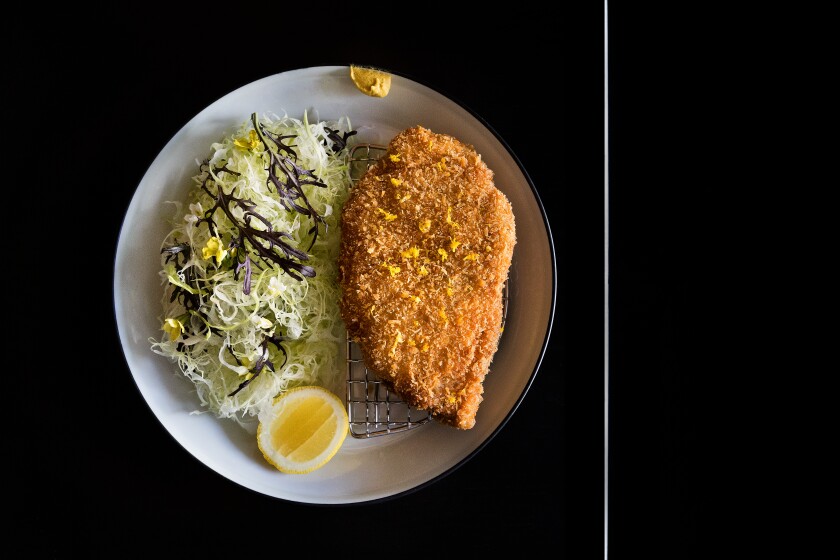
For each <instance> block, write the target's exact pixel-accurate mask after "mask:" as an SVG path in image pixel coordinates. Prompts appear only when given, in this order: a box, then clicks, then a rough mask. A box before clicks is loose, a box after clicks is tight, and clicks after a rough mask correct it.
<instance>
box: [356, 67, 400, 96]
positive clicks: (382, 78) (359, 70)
mask: <svg viewBox="0 0 840 560" xmlns="http://www.w3.org/2000/svg"><path fill="white" fill-rule="evenodd" d="M350 79H351V80H353V83H354V84H356V87H357V88H358V89H359V91H361V92H362V93H364V94H365V95H369V96H371V97H385V96H386V95H388V92H389V91H391V74H388V73H387V72H382V71H381V70H374V69H373V68H365V67H362V66H352V65H351V66H350Z"/></svg>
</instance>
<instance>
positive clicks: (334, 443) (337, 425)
mask: <svg viewBox="0 0 840 560" xmlns="http://www.w3.org/2000/svg"><path fill="white" fill-rule="evenodd" d="M259 419H260V423H259V426H258V428H257V444H258V445H259V448H260V451H262V454H263V456H264V457H265V459H266V460H267V461H268V462H269V463H271V464H272V465H274V467H276V468H277V469H278V470H280V471H281V472H285V473H290V474H304V473H308V472H312V471H313V470H315V469H318V468H320V467H322V466H324V465H325V464H327V462H329V460H330V459H332V457H333V456H334V455H335V454H336V452H338V450H339V448H340V447H341V445H342V443H343V442H344V439H345V437H347V431H348V429H349V421H348V418H347V411H346V410H345V409H344V403H343V402H342V401H341V399H339V398H338V397H337V396H336V395H334V394H333V393H331V392H330V391H328V390H327V389H324V388H323V387H316V386H305V387H296V388H294V389H290V390H289V391H287V392H285V393H283V394H282V395H280V396H279V397H278V398H277V399H275V401H274V402H273V403H272V405H271V406H270V407H269V408H268V409H266V410H264V411H262V412H261V413H260V415H259Z"/></svg>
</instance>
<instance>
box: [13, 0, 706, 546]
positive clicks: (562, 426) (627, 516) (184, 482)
mask: <svg viewBox="0 0 840 560" xmlns="http://www.w3.org/2000/svg"><path fill="white" fill-rule="evenodd" d="M252 7H253V8H254V9H255V10H256V11H255V13H248V12H247V11H243V12H242V13H241V14H239V13H236V12H234V11H227V10H222V11H216V10H212V11H210V12H209V13H201V12H196V13H194V14H189V15H188V16H186V17H177V16H175V15H174V14H170V13H168V12H165V11H157V12H154V13H151V14H149V13H139V12H137V13H132V12H128V11H126V12H125V13H123V12H120V13H116V12H111V11H108V10H105V11H104V12H97V13H84V14H80V13H76V14H74V17H75V18H76V19H77V20H78V21H76V19H74V21H76V23H75V24H74V25H73V26H66V27H65V26H61V25H59V26H58V27H59V29H58V30H56V31H55V32H51V33H50V34H49V36H50V40H52V41H54V44H55V45H56V48H54V49H52V50H50V51H49V56H38V57H36V59H35V60H34V62H33V64H32V67H31V68H30V69H29V71H30V72H31V73H33V74H34V75H35V76H37V77H38V78H40V79H39V80H38V81H37V83H38V84H39V86H38V87H37V88H34V89H33V90H32V91H29V92H27V93H26V98H27V101H28V104H27V105H28V106H30V107H31V108H32V111H31V112H30V114H32V115H33V117H34V121H33V123H32V124H31V125H32V126H34V124H35V122H37V123H38V124H37V126H38V127H39V129H40V130H41V131H42V133H44V134H43V136H42V138H45V139H47V140H46V142H47V145H48V149H47V150H46V153H48V154H49V156H48V157H47V158H45V162H44V165H45V168H46V167H47V166H49V165H50V162H51V163H52V164H54V165H55V166H56V167H58V168H59V169H60V170H61V172H60V173H56V174H51V173H46V177H47V178H46V179H44V180H45V181H48V182H50V183H51V184H53V185H54V186H53V187H52V188H53V192H55V200H56V204H55V206H56V208H55V209H54V210H53V211H52V212H51V214H54V216H55V217H54V219H53V221H52V222H51V223H52V227H53V230H52V231H56V230H58V231H60V234H56V235H55V236H49V239H48V240H47V241H46V242H47V243H50V244H51V246H53V247H54V252H55V253H58V254H56V255H55V259H56V262H57V263H58V262H60V263H62V264H61V265H57V266H66V267H69V268H70V269H71V270H77V271H78V278H77V279H75V280H74V282H77V283H76V284H71V285H67V286H62V287H61V288H56V289H57V290H60V292H61V297H63V298H69V299H71V300H72V303H71V306H70V308H69V309H68V310H66V312H65V313H66V314H65V315H63V316H62V317H61V318H60V319H58V322H59V323H60V328H61V335H60V336H58V337H56V338H54V339H53V341H52V342H51V343H50V344H49V345H48V348H43V347H39V348H36V349H33V351H35V352H44V353H45V354H47V355H50V356H52V357H55V358H58V357H59V356H62V357H61V359H60V360H59V359H56V360H55V361H54V363H57V364H59V365H58V366H57V367H46V366H44V365H38V366H32V370H33V374H34V372H35V370H36V369H37V370H39V371H40V375H45V376H46V377H45V378H46V379H48V380H49V381H50V383H51V387H53V389H52V394H51V396H50V397H49V398H48V399H47V400H48V401H49V403H48V404H47V403H44V408H46V409H47V410H48V412H47V413H45V414H38V415H37V416H38V418H36V419H35V424H34V426H33V429H34V430H35V431H36V432H37V433H38V437H37V438H34V439H35V442H32V441H31V439H30V443H36V444H35V445H29V446H27V447H28V448H29V450H28V453H27V458H28V460H27V461H26V462H25V463H24V464H16V465H15V469H16V473H17V474H19V475H20V476H19V477H18V479H19V480H22V481H27V482H26V490H27V492H26V494H27V499H26V500H25V505H24V506H23V507H22V509H21V510H20V513H19V518H20V520H21V521H22V523H21V525H22V527H23V528H24V529H27V530H28V532H27V540H28V542H31V543H32V544H33V545H35V546H36V547H37V548H39V549H40V550H42V551H44V552H45V553H46V555H47V556H49V557H57V558H62V557H68V556H70V555H71V554H73V553H76V552H96V551H101V552H106V553H119V552H120V551H122V552H126V553H129V554H132V555H133V554H136V555H140V554H145V553H155V554H164V553H166V552H167V551H172V550H175V551H178V552H182V553H184V554H194V555H197V554H201V553H205V552H215V553H217V555H223V554H225V553H227V552H228V551H240V553H243V554H254V553H256V554H260V555H262V554H263V553H269V554H277V555H282V554H289V553H291V552H290V550H291V549H290V548H289V547H292V548H295V547H296V546H298V545H299V544H301V543H305V544H306V545H307V546H313V547H316V548H313V549H312V552H313V553H317V552H320V551H321V549H320V548H318V547H325V549H326V548H329V549H332V550H339V551H340V550H344V551H350V550H355V551H357V552H363V553H365V554H366V555H367V554H370V555H371V556H374V555H380V554H383V553H384V554H389V555H390V554H403V553H405V551H410V552H411V553H420V554H424V555H437V554H447V555H449V554H457V553H462V552H463V551H474V552H476V553H477V552H479V551H482V550H494V549H497V548H498V547H501V546H502V545H504V546H505V547H513V550H515V551H517V552H519V551H521V552H531V551H535V550H550V551H557V552H559V553H560V556H561V557H564V558H602V557H604V551H605V538H606V539H607V541H608V543H609V551H610V556H612V557H614V558H625V557H630V556H632V557H636V555H637V554H638V553H644V555H645V556H646V557H661V558H688V557H692V555H693V553H694V551H695V550H696V548H697V546H696V545H697V542H698V540H699V536H698V534H697V533H698V528H697V523H698V521H699V516H700V514H701V512H702V508H701V507H700V503H699V500H700V498H701V496H702V492H701V491H700V490H699V487H698V483H697V481H696V480H695V479H694V478H693V470H692V469H693V464H694V463H695V461H696V460H697V456H696V454H697V452H696V445H697V441H696V440H697V438H696V434H695V429H696V426H695V416H694V408H693V406H692V398H691V396H692V394H693V392H694V390H695V387H694V386H693V385H692V382H693V381H692V379H693V378H691V377H690V376H688V375H687V374H686V373H687V368H686V365H685V363H684V362H685V360H684V356H685V355H686V353H687V352H688V349H689V346H690V342H691V340H692V336H693V335H694V334H695V333H692V332H691V326H690V325H691V322H690V321H689V317H688V312H689V308H690V305H689V301H690V298H691V294H690V292H689V286H688V284H687V283H686V281H685V280H684V279H685V277H686V272H687V271H686V269H685V262H686V261H685V259H684V258H683V257H681V256H677V255H679V252H678V251H679V248H680V247H681V245H682V244H683V243H684V242H685V232H686V231H687V230H688V229H690V228H688V227H687V225H688V220H689V218H688V212H687V210H688V208H686V205H685V201H684V200H683V199H682V198H681V197H680V196H679V195H678V194H677V192H678V191H676V190H673V189H672V187H673V184H672V181H671V179H672V178H671V177H670V176H668V173H669V171H670V170H671V169H672V168H673V163H674V162H670V163H671V164H672V165H665V166H658V167H657V166H655V165H653V162H654V161H656V160H657V158H658V157H661V155H662V154H666V153H668V152H669V150H673V136H672V126H673V123H672V121H671V119H670V116H671V115H670V114H669V113H670V111H671V109H672V108H673V101H669V100H672V99H673V95H674V94H675V93H678V91H679V88H680V87H681V86H682V85H684V84H681V83H679V82H678V81H677V80H676V74H675V73H674V72H672V70H673V68H672V66H671V62H670V61H671V60H672V58H670V57H668V56H663V55H662V48H661V45H660V44H658V42H657V41H655V40H653V39H650V38H647V37H643V38H641V39H640V38H639V36H638V34H637V33H636V32H635V31H634V30H633V29H632V28H630V26H626V25H623V23H622V22H623V20H622V17H621V16H622V15H623V14H621V13H620V12H618V11H617V10H613V13H612V14H611V17H610V36H609V40H610V42H609V45H610V47H609V92H610V93H609V99H608V101H609V123H610V128H609V155H610V160H609V162H610V164H609V249H610V252H609V271H610V278H609V283H610V303H609V325H610V329H609V365H610V381H609V402H610V411H609V416H610V426H609V428H610V430H609V434H610V438H609V504H608V511H609V515H608V518H607V516H606V508H605V455H604V449H605V413H604V403H605V399H604V396H605V359H606V358H605V342H604V341H605V338H604V335H605V313H606V310H605V226H606V225H607V224H606V222H605V215H606V213H605V205H606V202H607V200H606V198H605V157H604V156H605V149H606V146H607V144H606V140H607V138H606V137H605V120H604V119H605V101H606V99H605V63H606V62H605V34H604V19H605V14H604V9H603V6H600V5H597V3H596V5H591V6H589V7H588V8H583V7H576V8H572V7H562V8H558V9H556V10H555V11H554V12H552V13H541V12H540V11H539V10H528V9H524V8H522V9H519V8H516V7H509V8H508V10H507V11H506V12H505V13H504V15H503V17H502V16H498V17H492V18H490V19H489V23H478V22H477V21H476V20H474V19H473V18H471V17H469V16H468V15H460V14H459V15H456V14H454V12H452V11H451V7H448V8H447V7H434V8H433V7H432V6H429V7H428V8H426V9H424V10H423V11H422V14H421V13H416V14H414V16H413V19H412V21H414V22H415V23H414V24H412V25H407V24H402V23H395V22H397V21H399V18H398V17H397V16H396V15H393V14H392V15H389V14H388V13H387V12H388V11H389V9H388V7H387V6H383V7H381V10H377V12H376V13H371V12H370V11H368V12H365V13H364V14H363V16H362V17H359V15H358V14H356V15H355V16H354V15H353V10H352V9H350V8H348V6H344V7H342V8H340V9H339V10H338V11H335V10H333V11H332V12H327V13H324V10H325V7H322V8H321V9H316V7H314V6H313V7H312V8H311V9H308V10H307V11H306V12H300V13H297V12H291V11H289V10H290V9H289V8H286V9H285V10H286V11H284V8H283V7H281V6H280V5H271V6H263V5H254V6H252ZM263 12H265V14H264V15H261V14H263ZM382 22H391V23H392V25H390V26H389V27H387V28H386V30H384V31H383V30H382V29H381V28H380V27H378V26H380V25H381V24H382ZM54 23H56V22H54ZM59 23H60V22H59ZM372 29H379V31H371V30H372ZM351 63H352V64H365V65H372V66H376V67H379V68H383V69H386V70H391V71H393V72H395V73H398V74H401V75H404V76H406V77H409V78H411V79H414V80H416V81H418V82H421V83H424V84H426V85H429V86H431V87H433V88H435V89H437V90H439V91H440V92H442V93H444V94H446V95H448V96H450V97H451V98H453V99H455V100H457V101H458V102H460V103H461V104H463V105H464V106H466V107H468V108H469V109H470V110H472V111H474V112H475V113H476V114H478V115H479V116H480V117H482V118H483V119H484V120H485V121H486V122H487V123H488V125H489V126H490V127H492V128H493V129H494V130H495V131H496V132H497V133H498V134H499V135H500V136H501V137H502V138H503V139H504V140H505V141H506V142H507V143H508V145H509V147H510V149H511V151H512V152H513V153H514V154H516V156H517V157H518V158H519V159H520V161H521V163H522V164H523V166H524V168H525V170H526V171H527V172H528V174H529V176H530V178H531V179H532V181H533V183H534V185H535V187H536V189H537V191H538V193H539V196H540V197H541V200H542V202H543V205H544V207H545V212H546V215H547V216H548V220H549V222H550V225H551V230H552V234H553V238H554V244H555V249H556V256H557V272H558V291H557V296H558V297H557V306H556V310H555V319H554V326H553V331H552V336H551V340H550V343H549V346H548V349H547V351H546V354H545V359H544V361H543V364H542V367H541V368H540V370H539V373H538V374H537V376H536V378H535V380H534V382H533V385H532V386H531V388H530V390H529V392H528V394H527V395H526V397H525V399H524V401H523V402H522V404H521V406H520V407H519V408H518V410H517V411H516V413H515V414H514V415H513V417H512V418H511V420H510V421H509V422H508V424H507V425H506V426H505V428H504V429H503V430H502V431H501V432H500V433H499V434H498V435H497V436H496V437H495V438H494V439H493V440H492V441H491V442H490V443H489V444H488V445H487V446H486V447H485V448H484V449H482V450H481V451H480V453H478V455H477V456H476V457H474V458H473V459H471V460H470V461H469V462H467V463H466V464H465V465H463V466H462V467H460V468H459V469H458V470H456V471H455V472H453V473H451V474H449V475H448V476H446V477H444V478H443V479H441V480H438V481H436V482H434V484H431V485H429V486H427V487H423V488H420V489H418V490H417V491H415V492H411V493H409V494H408V495H405V496H400V497H398V498H395V499H388V500H384V501H382V502H380V503H374V504H360V505H350V506H329V507H325V506H312V505H302V504H295V503H290V502H285V501H282V500H277V499H273V498H269V497H266V496H263V495H261V494H257V493H254V492H252V491H250V490H247V489H244V488H242V487H239V486H238V485H236V484H235V483H233V482H231V481H229V480H227V479H225V478H223V477H221V476H220V475H218V474H216V473H215V472H213V471H211V470H209V469H207V468H206V467H204V466H203V465H202V464H201V463H200V462H198V461H197V460H196V459H195V458H193V457H192V456H191V455H189V454H188V453H187V452H186V451H185V450H184V449H183V448H181V447H180V445H179V444H178V443H177V442H176V441H175V440H174V439H173V438H172V437H171V436H169V434H168V433H167V432H166V431H165V430H164V428H163V427H162V426H161V424H160V423H159V422H158V421H157V419H156V418H155V417H154V415H153V414H152V413H151V411H150V410H149V408H148V406H147V405H146V403H145V402H144V400H143V398H142V396H141V395H140V393H139V391H138V390H137V388H136V386H135V385H134V382H133V379H132V376H131V373H130V371H129V370H128V368H127V366H126V364H125V361H124V358H123V356H122V352H121V349H120V344H119V340H118V338H117V335H116V325H115V319H114V312H113V295H112V291H111V286H112V278H113V259H114V254H115V251H116V245H117V240H118V236H119V230H120V227H121V223H122V217H123V214H124V212H125V210H126V209H127V207H128V204H129V202H130V200H131V198H132V196H133V193H134V189H135V188H136V186H137V184H138V183H139V181H140V180H141V178H142V177H143V175H144V173H145V172H146V170H147V168H148V167H149V165H150V164H151V163H152V161H153V159H154V158H155V157H156V155H157V154H158V152H159V151H160V150H161V149H162V148H163V146H164V145H165V144H166V143H167V142H168V141H169V139H170V138H171V137H172V136H173V135H174V134H175V133H176V132H177V131H178V130H179V129H180V128H181V127H182V126H183V125H184V124H186V123H187V122H188V121H189V120H190V119H191V118H192V117H193V116H194V115H195V114H196V113H198V112H199V111H201V110H202V109H203V108H205V107H206V106H207V105H209V104H210V103H212V102H213V101H215V100H216V99H218V98H219V97H222V96H224V95H226V94H227V93H230V92H231V91H233V90H235V89H237V88H238V87H240V86H243V85H245V84H247V83H249V82H252V81H254V80H257V79H260V78H263V77H265V76H268V75H272V74H276V73H279V72H283V71H285V70H291V69H296V68H302V67H309V66H321V65H336V64H337V65H346V64H351ZM19 116H24V115H19ZM26 130H29V128H28V127H27V126H24V124H23V123H21V127H20V128H18V129H17V132H19V133H20V134H19V137H20V139H21V142H26V139H27V135H26V132H25V131H26ZM33 194H34V193H33ZM68 212H72V216H73V218H72V219H67V213H68ZM546 266H548V263H546ZM60 279H61V275H60V274H59V273H57V274H56V277H55V278H52V277H51V278H48V279H45V280H44V282H45V283H46V284H48V285H49V284H50V283H51V282H54V281H59V280H60ZM76 303H78V304H79V305H78V309H77V310H76V309H74V307H73V304H76ZM71 310H72V311H71ZM79 350H81V352H79ZM70 352H74V353H77V354H76V355H77V358H76V359H75V360H69V362H70V363H68V359H67V357H66V355H67V354H69V353H70ZM85 356H89V357H85ZM37 363H38V364H41V362H37ZM51 363H53V362H51ZM42 370H46V371H42ZM25 412H26V410H25V409H22V410H20V413H21V416H24V414H25ZM30 460H31V462H30ZM29 481H32V482H29ZM22 484H23V483H22ZM33 506H34V507H33ZM607 519H608V521H609V531H608V533H607V532H606V531H605V520H607ZM607 537H608V538H607Z"/></svg>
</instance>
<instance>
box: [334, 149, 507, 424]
mask: <svg viewBox="0 0 840 560" xmlns="http://www.w3.org/2000/svg"><path fill="white" fill-rule="evenodd" d="M386 151H387V147H385V146H380V145H378V144H357V145H356V146H354V147H353V148H352V149H351V150H350V180H351V182H352V183H355V182H356V181H358V180H359V179H360V178H361V177H362V175H364V173H365V171H366V170H367V168H368V167H369V166H370V165H371V164H372V163H374V162H376V161H377V160H378V159H379V158H380V157H382V156H383V155H384V154H385V152H386ZM508 301H509V282H505V287H504V293H503V296H502V303H503V306H504V308H503V311H502V328H503V329H504V326H505V319H506V318H507V312H508ZM346 360H347V415H348V416H349V420H350V435H351V436H353V437H354V438H357V439H367V438H373V437H377V436H384V435H388V434H395V433H400V432H405V431H407V430H412V429H414V428H419V427H420V426H423V425H424V424H428V423H429V422H430V421H431V420H432V418H431V416H430V415H429V413H428V412H426V411H425V410H420V409H417V408H413V407H411V406H409V405H408V404H406V403H405V401H403V400H402V397H400V396H399V395H398V394H397V393H395V392H394V391H391V390H390V389H388V387H386V386H385V385H384V384H383V383H382V382H381V381H380V380H379V379H378V378H377V377H376V375H374V374H373V373H372V372H371V371H370V370H368V369H367V367H365V364H364V360H363V359H362V356H361V350H360V349H359V347H358V345H357V344H356V343H354V342H352V341H350V340H348V341H347V348H346Z"/></svg>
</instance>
